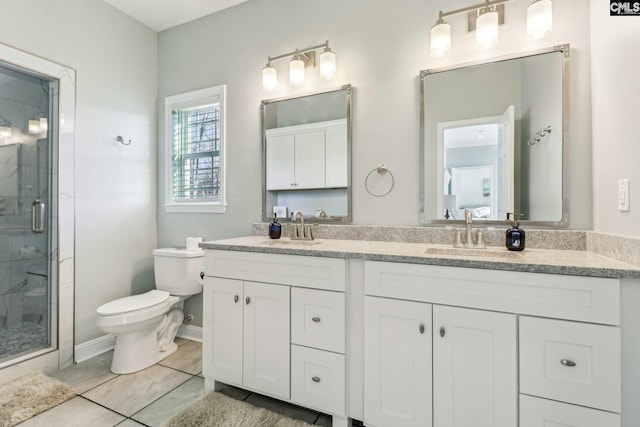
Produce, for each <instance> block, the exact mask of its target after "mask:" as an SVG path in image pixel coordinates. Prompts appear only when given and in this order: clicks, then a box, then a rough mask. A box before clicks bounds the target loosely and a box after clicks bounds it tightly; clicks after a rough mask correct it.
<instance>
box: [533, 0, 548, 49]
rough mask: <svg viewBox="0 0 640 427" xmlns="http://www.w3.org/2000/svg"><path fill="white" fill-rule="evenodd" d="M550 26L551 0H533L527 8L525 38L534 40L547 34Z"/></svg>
mask: <svg viewBox="0 0 640 427" xmlns="http://www.w3.org/2000/svg"><path fill="white" fill-rule="evenodd" d="M552 28H553V13H552V6H551V0H535V1H534V2H533V3H531V4H530V5H529V7H528V8H527V38H529V39H532V40H535V39H540V38H542V37H545V36H548V35H549V34H551V30H552Z"/></svg>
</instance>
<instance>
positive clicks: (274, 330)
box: [244, 282, 290, 399]
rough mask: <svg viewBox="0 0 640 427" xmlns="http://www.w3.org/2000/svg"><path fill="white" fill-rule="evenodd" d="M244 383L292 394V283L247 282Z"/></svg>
mask: <svg viewBox="0 0 640 427" xmlns="http://www.w3.org/2000/svg"><path fill="white" fill-rule="evenodd" d="M244 298H245V299H244V385H245V386H246V387H249V388H251V389H254V390H257V391H261V392H264V393H266V394H270V395H273V396H277V397H281V398H284V399H288V398H289V360H290V357H289V354H290V352H289V345H290V333H289V300H290V297H289V287H288V286H282V285H271V284H266V283H256V282H244Z"/></svg>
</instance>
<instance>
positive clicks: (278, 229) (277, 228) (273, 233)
mask: <svg viewBox="0 0 640 427" xmlns="http://www.w3.org/2000/svg"><path fill="white" fill-rule="evenodd" d="M281 235H282V224H280V223H279V222H278V214H277V213H274V214H273V222H272V223H271V224H269V237H271V238H272V239H279V238H280V236H281Z"/></svg>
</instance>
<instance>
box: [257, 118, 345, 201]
mask: <svg viewBox="0 0 640 427" xmlns="http://www.w3.org/2000/svg"><path fill="white" fill-rule="evenodd" d="M347 151H348V150H347V121H346V119H341V120H332V121H327V122H318V123H311V124H307V125H298V126H289V127H281V128H276V129H268V130H267V131H266V156H265V161H266V189H267V190H269V191H274V190H304V189H317V188H341V187H346V186H347V170H348V168H347V157H348V156H347Z"/></svg>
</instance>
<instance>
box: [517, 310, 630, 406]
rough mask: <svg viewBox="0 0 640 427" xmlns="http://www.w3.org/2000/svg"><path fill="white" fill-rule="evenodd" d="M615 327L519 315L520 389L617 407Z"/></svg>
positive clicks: (617, 341)
mask: <svg viewBox="0 0 640 427" xmlns="http://www.w3.org/2000/svg"><path fill="white" fill-rule="evenodd" d="M620 365H621V360H620V329H619V328H617V327H613V326H602V325H592V324H584V323H576V322H566V321H561V320H552V319H540V318H533V317H526V316H521V317H520V391H521V392H522V393H526V394H531V395H534V396H540V397H546V398H549V399H554V400H561V401H564V402H569V403H575V404H577V405H584V406H589V407H592V408H598V409H603V410H606V411H612V412H620V399H621V395H620V381H621V378H620V369H621V367H620Z"/></svg>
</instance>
